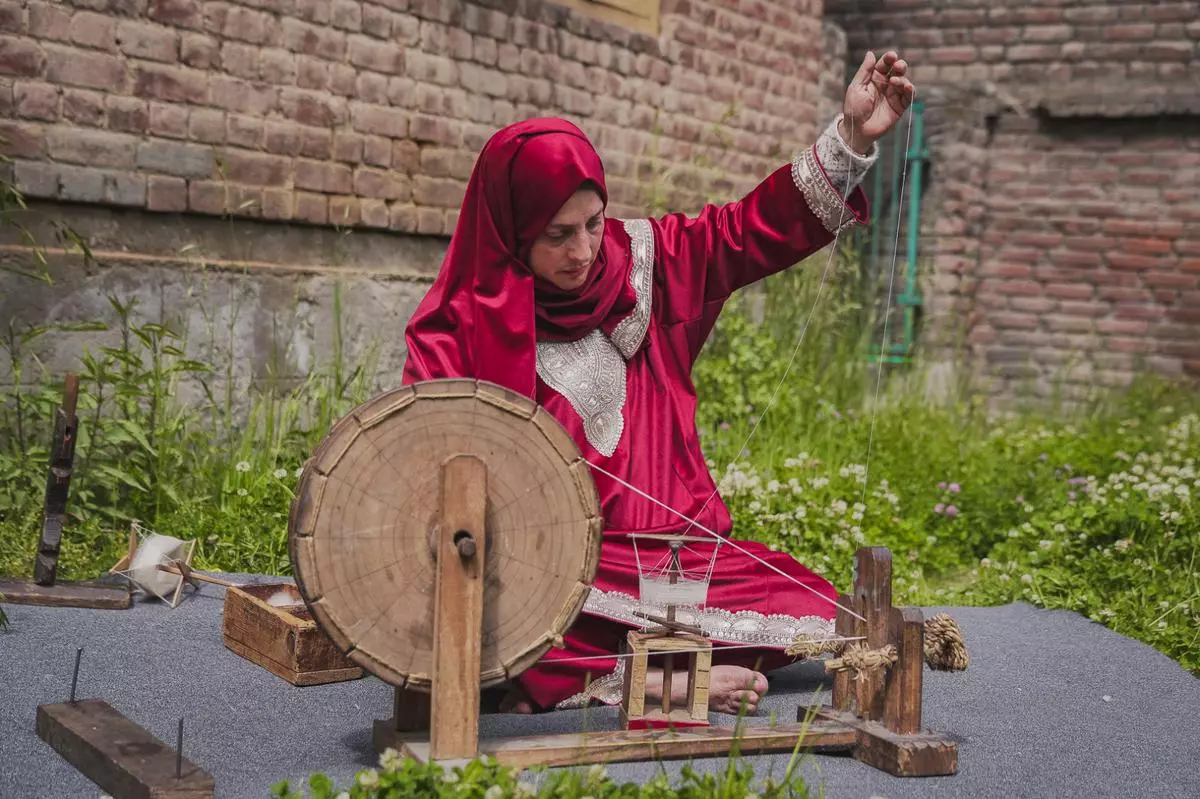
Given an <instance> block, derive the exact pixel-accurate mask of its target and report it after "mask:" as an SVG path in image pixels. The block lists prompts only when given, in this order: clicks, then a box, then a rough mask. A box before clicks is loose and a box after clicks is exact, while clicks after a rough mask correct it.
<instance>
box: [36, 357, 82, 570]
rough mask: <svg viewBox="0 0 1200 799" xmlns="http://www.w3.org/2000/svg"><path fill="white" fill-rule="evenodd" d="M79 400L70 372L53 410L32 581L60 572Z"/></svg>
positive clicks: (76, 387) (76, 384) (76, 382)
mask: <svg viewBox="0 0 1200 799" xmlns="http://www.w3.org/2000/svg"><path fill="white" fill-rule="evenodd" d="M78 400H79V377H78V376H77V375H75V374H68V375H67V379H66V388H65V390H64V392H63V403H62V405H60V406H59V407H58V409H57V410H56V411H55V412H54V438H52V439H51V441H50V469H49V473H48V474H47V475H46V509H45V515H44V517H43V519H42V537H41V540H40V541H38V552H37V560H36V561H34V564H33V581H34V582H35V583H37V584H38V585H54V580H55V578H56V576H57V574H58V550H59V546H60V545H61V543H62V531H63V522H64V521H65V519H66V516H67V495H68V494H69V493H70V488H71V472H72V467H73V466H74V461H75V438H76V435H75V434H76V431H77V429H78V420H77V419H76V417H75V408H76V405H77V403H78Z"/></svg>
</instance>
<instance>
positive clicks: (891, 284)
mask: <svg viewBox="0 0 1200 799" xmlns="http://www.w3.org/2000/svg"><path fill="white" fill-rule="evenodd" d="M916 99H917V92H916V89H913V100H914V101H915V100H916ZM910 108H911V106H910ZM912 131H913V122H912V119H911V118H910V119H909V120H908V133H907V134H906V136H905V141H904V166H903V167H902V168H901V171H900V198H899V199H900V201H899V203H897V205H898V210H897V211H896V235H895V236H894V237H893V238H894V240H893V243H892V268H891V275H890V276H889V277H888V293H887V301H886V302H885V303H884V306H883V333H882V335H881V336H880V341H879V363H878V364H877V367H876V369H875V397H874V399H873V400H872V401H871V429H870V432H869V433H868V434H867V458H866V463H865V464H863V487H862V496H861V498H860V499H859V502H860V504H862V505H863V506H864V507H865V506H866V504H867V487H868V486H869V485H870V481H871V450H872V447H873V445H874V443H875V419H876V417H877V416H878V414H879V390H880V386H881V385H882V383H883V358H884V353H885V351H886V349H887V342H888V337H887V333H888V322H889V321H891V317H892V314H891V308H892V296H893V294H894V292H895V286H896V261H897V259H898V257H899V254H900V222H901V220H902V219H903V218H904V189H905V186H906V184H907V183H908V153H909V151H910V149H911V148H912Z"/></svg>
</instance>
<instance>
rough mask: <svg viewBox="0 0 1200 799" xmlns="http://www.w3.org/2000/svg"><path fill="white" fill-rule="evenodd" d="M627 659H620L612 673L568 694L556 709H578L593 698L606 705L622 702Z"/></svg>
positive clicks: (586, 704) (585, 705)
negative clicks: (572, 693) (571, 694)
mask: <svg viewBox="0 0 1200 799" xmlns="http://www.w3.org/2000/svg"><path fill="white" fill-rule="evenodd" d="M625 660H626V659H625V658H621V659H619V660H618V661H617V667H616V669H614V670H613V671H612V672H611V673H610V674H605V675H603V676H600V677H597V678H596V679H594V680H592V681H591V682H590V683H588V684H587V686H586V687H584V689H583V690H582V691H580V692H579V693H577V694H575V695H574V696H568V697H567V698H566V699H564V700H562V701H561V702H559V703H558V704H557V705H555V706H554V709H555V710H578V709H580V708H584V707H587V706H588V704H589V703H590V702H591V701H592V700H593V699H596V700H598V701H600V702H603V703H604V704H606V705H619V704H621V693H622V691H623V690H624V683H625Z"/></svg>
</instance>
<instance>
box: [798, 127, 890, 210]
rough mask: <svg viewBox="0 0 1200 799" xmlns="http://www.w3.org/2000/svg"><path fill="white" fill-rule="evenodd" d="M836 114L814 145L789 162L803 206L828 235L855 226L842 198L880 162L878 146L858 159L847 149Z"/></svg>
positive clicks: (855, 154) (854, 153)
mask: <svg viewBox="0 0 1200 799" xmlns="http://www.w3.org/2000/svg"><path fill="white" fill-rule="evenodd" d="M841 119H842V115H841V114H839V115H838V116H837V117H835V118H834V120H833V121H832V122H830V123H829V125H828V126H827V127H826V128H825V130H824V131H823V132H822V133H821V135H820V137H819V138H818V139H817V142H816V144H814V145H813V146H812V147H809V148H808V149H806V150H805V151H804V152H802V153H800V154H799V155H797V156H796V158H795V159H794V160H793V161H792V180H793V181H794V182H795V183H796V188H797V189H799V190H800V193H801V194H802V195H804V200H805V202H807V203H808V207H809V208H811V209H812V212H813V213H814V214H816V215H817V217H818V218H819V219H820V220H821V223H822V224H823V225H824V226H825V228H826V229H827V230H828V231H829V232H830V233H837V232H838V230H840V229H842V228H847V227H851V226H852V225H855V224H857V220H856V219H855V216H854V212H853V211H851V210H850V209H849V208H848V207H846V203H845V201H844V199H843V198H845V197H849V196H850V193H851V192H852V191H854V189H855V188H857V187H858V185H859V183H861V182H862V179H863V177H864V176H866V174H867V170H869V169H870V168H871V166H872V165H873V164H874V163H875V161H876V160H877V159H878V158H879V145H878V144H875V143H872V145H871V152H869V153H867V154H866V155H860V154H859V153H856V152H855V151H854V150H852V149H851V148H850V145H848V144H847V143H846V142H845V140H844V139H842V136H841V134H840V133H839V132H838V123H839V122H840V121H841Z"/></svg>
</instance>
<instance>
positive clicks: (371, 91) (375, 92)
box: [354, 72, 395, 105]
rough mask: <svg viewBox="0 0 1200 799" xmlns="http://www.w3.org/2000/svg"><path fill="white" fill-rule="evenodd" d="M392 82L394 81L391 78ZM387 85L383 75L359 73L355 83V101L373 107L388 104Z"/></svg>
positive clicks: (386, 79) (387, 81)
mask: <svg viewBox="0 0 1200 799" xmlns="http://www.w3.org/2000/svg"><path fill="white" fill-rule="evenodd" d="M393 80H395V79H394V78H393ZM388 83H389V79H388V78H387V76H385V75H380V74H379V73H377V72H360V73H359V74H358V79H357V81H356V86H357V91H356V92H355V95H354V96H355V99H357V100H361V101H362V102H364V103H373V104H375V105H387V104H388Z"/></svg>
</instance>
